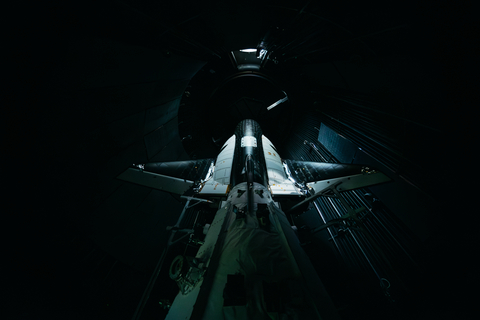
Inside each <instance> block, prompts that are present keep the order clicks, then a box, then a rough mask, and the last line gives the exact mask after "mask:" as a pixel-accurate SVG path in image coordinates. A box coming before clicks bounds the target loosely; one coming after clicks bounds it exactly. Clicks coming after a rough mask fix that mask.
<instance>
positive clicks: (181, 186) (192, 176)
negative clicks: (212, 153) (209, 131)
mask: <svg viewBox="0 0 480 320" xmlns="http://www.w3.org/2000/svg"><path fill="white" fill-rule="evenodd" d="M213 163H214V159H202V160H189V161H172V162H151V163H147V164H139V165H133V166H132V167H131V168H128V169H127V170H125V171H124V172H123V173H121V174H120V175H119V176H118V177H117V178H118V179H120V180H124V181H128V182H132V183H136V184H139V185H142V186H146V187H150V188H154V189H158V190H162V191H167V192H172V193H176V194H183V193H184V192H185V191H187V190H188V189H189V188H190V187H191V186H192V185H193V184H195V182H197V181H200V180H202V179H205V178H206V177H207V175H209V174H210V173H211V171H212V169H213Z"/></svg>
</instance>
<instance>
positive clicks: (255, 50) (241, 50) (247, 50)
mask: <svg viewBox="0 0 480 320" xmlns="http://www.w3.org/2000/svg"><path fill="white" fill-rule="evenodd" d="M240 52H257V49H240Z"/></svg>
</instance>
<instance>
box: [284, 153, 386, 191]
mask: <svg viewBox="0 0 480 320" xmlns="http://www.w3.org/2000/svg"><path fill="white" fill-rule="evenodd" d="M284 161H285V163H286V165H287V166H288V168H289V170H290V176H291V177H292V178H293V179H294V180H295V181H297V182H298V183H306V185H307V186H308V187H311V188H313V189H314V190H315V192H318V191H321V190H324V189H325V188H328V187H329V186H331V185H333V184H335V185H336V186H337V187H336V189H337V190H338V191H347V190H353V189H358V188H363V187H368V186H371V185H375V184H379V183H383V182H387V181H390V180H391V179H390V178H389V177H388V176H386V175H385V174H384V173H382V172H380V171H378V170H376V169H374V168H372V167H370V166H365V165H358V164H343V163H325V162H313V161H295V160H284Z"/></svg>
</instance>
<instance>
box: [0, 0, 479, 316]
mask: <svg viewBox="0 0 480 320" xmlns="http://www.w3.org/2000/svg"><path fill="white" fill-rule="evenodd" d="M13 13H14V14H12V15H10V18H9V19H7V25H8V28H7V32H6V33H7V35H8V37H7V43H8V46H7V51H9V52H11V53H12V56H11V58H10V59H9V60H6V61H5V65H6V67H5V70H7V69H8V71H9V72H7V74H6V77H5V79H6V80H7V82H8V85H7V88H6V89H7V90H6V93H5V94H4V98H5V99H6V101H7V104H6V105H4V110H5V111H6V115H5V116H4V119H5V124H4V126H5V128H6V130H5V136H4V137H5V138H4V141H5V142H6V149H4V154H5V155H6V159H5V160H6V161H5V165H4V170H5V171H6V172H7V183H6V186H7V193H6V197H5V201H4V203H5V206H6V205H7V204H9V206H8V209H6V210H3V212H4V216H5V220H4V224H3V225H4V229H5V232H4V234H5V235H6V236H7V239H6V241H5V242H4V247H6V249H7V250H6V252H7V265H8V268H7V271H6V272H5V273H4V278H5V279H6V283H7V284H8V285H7V286H4V287H3V288H4V289H3V292H4V293H5V294H6V296H7V297H6V300H4V302H6V305H7V308H6V309H4V311H3V312H2V313H3V314H5V319H7V318H8V319H57V318H58V319H60V318H62V319H131V318H132V317H133V315H134V313H135V310H136V308H137V305H138V303H139V301H140V299H141V297H142V294H143V292H144V290H145V287H146V286H147V284H148V281H149V279H150V276H151V274H152V272H153V270H154V269H155V266H156V264H157V262H158V260H159V258H160V256H161V254H162V251H163V249H164V247H165V241H166V239H167V235H168V234H167V231H166V227H167V226H171V225H173V224H175V222H176V220H177V217H178V215H179V213H180V212H181V210H182V208H183V203H182V202H181V199H180V197H178V196H174V195H170V194H168V193H162V192H160V191H156V190H152V189H149V188H146V187H142V186H138V185H133V184H128V183H126V182H123V181H120V180H118V179H116V177H117V176H118V175H119V174H120V173H122V172H123V171H124V170H126V169H127V168H128V167H129V166H130V165H131V164H132V163H146V162H155V161H177V160H189V159H203V158H214V157H216V155H217V154H218V152H219V150H220V148H221V146H222V145H223V143H224V142H225V141H226V139H228V138H229V137H230V136H231V135H232V134H233V131H234V129H235V126H236V125H237V124H238V122H239V121H240V120H242V119H246V118H250V119H255V120H256V121H257V122H258V123H259V124H260V126H261V127H262V130H263V133H264V134H265V135H266V136H267V137H268V138H269V139H270V140H271V141H272V143H273V144H274V145H275V147H276V148H277V149H278V153H279V154H280V155H281V156H282V157H283V158H285V159H292V160H293V159H295V160H306V161H325V162H341V163H365V164H369V165H373V166H376V167H377V168H379V169H381V170H382V171H385V173H386V174H387V175H389V176H390V177H391V178H392V179H393V181H394V182H392V183H390V184H384V185H380V186H376V187H372V188H369V189H368V190H367V189H365V190H360V191H358V193H352V194H349V196H348V197H349V198H348V199H347V200H348V201H349V202H350V203H351V204H352V205H358V206H360V205H361V204H364V205H365V206H367V207H368V209H372V210H371V211H370V212H373V215H366V216H365V221H366V222H365V223H367V224H369V223H370V225H369V228H371V230H372V232H373V233H374V234H375V237H376V238H375V240H376V242H377V243H379V244H380V247H381V248H382V250H384V251H385V252H387V255H388V259H389V264H388V263H384V262H383V263H382V262H379V263H378V265H375V261H383V260H382V258H381V257H380V255H381V254H379V253H378V250H377V249H376V247H375V246H374V245H369V244H368V243H369V242H368V241H367V240H365V239H363V240H362V239H360V238H358V239H357V240H358V241H360V242H361V241H364V242H361V244H362V245H363V247H362V248H364V249H365V251H366V252H367V257H369V258H370V259H371V261H370V262H372V263H373V264H374V265H375V268H376V270H377V271H378V272H380V273H381V272H383V271H385V270H389V271H385V273H386V274H390V275H391V274H394V276H392V277H391V278H390V280H391V285H392V286H391V289H389V290H387V291H385V288H386V287H387V286H388V284H387V282H382V281H383V280H380V281H379V279H378V277H376V276H375V272H374V271H373V270H372V268H371V264H370V262H369V260H368V259H366V258H365V256H364V255H363V254H362V252H361V251H359V250H357V249H358V247H356V246H357V244H356V242H355V241H357V240H355V239H354V238H352V237H350V236H349V234H348V232H347V231H345V230H340V229H335V231H334V233H333V234H332V233H331V234H329V233H327V232H326V230H323V231H318V232H312V230H314V229H315V228H319V227H321V226H322V225H323V224H324V221H322V220H321V217H320V216H319V214H318V212H317V211H316V210H317V209H318V210H319V211H320V212H324V213H325V217H323V218H326V220H329V219H331V218H333V217H334V216H331V215H330V214H333V212H334V208H335V204H334V203H332V202H329V201H328V199H327V200H321V201H320V200H319V201H318V202H316V203H315V205H314V206H313V207H311V208H310V210H308V211H307V212H306V213H304V214H302V215H300V216H297V217H292V219H293V220H292V221H294V222H295V224H296V225H297V227H298V228H299V236H300V240H301V242H302V243H303V244H304V250H305V251H306V252H307V254H308V255H309V257H310V259H311V261H312V263H313V264H314V266H315V268H316V270H317V272H318V274H319V276H320V278H321V280H322V281H323V282H324V284H325V286H326V288H327V290H328V292H329V294H330V295H331V296H332V299H333V300H334V303H335V305H336V307H337V309H338V311H339V313H340V315H341V316H342V318H343V319H346V320H348V319H363V318H369V319H424V318H437V319H444V318H445V319H447V318H448V319H471V318H469V312H468V310H469V309H470V306H471V304H472V303H473V297H472V296H469V294H468V290H467V289H468V283H470V281H471V279H473V278H475V276H474V273H473V257H472V256H473V254H472V253H473V252H474V250H476V248H477V246H476V245H477V244H478V235H477V234H478V233H477V232H474V231H473V230H471V229H473V224H472V223H470V219H471V218H472V216H473V214H474V211H473V210H472V209H467V204H468V206H470V205H471V199H474V198H471V197H469V191H470V190H472V189H471V188H470V187H469V186H470V184H471V181H470V182H467V180H471V179H469V175H471V172H470V171H471V169H470V168H474V166H471V165H470V164H469V160H470V159H471V158H472V157H471V155H470V154H469V152H471V150H474V149H475V148H474V145H473V138H472V137H473V130H472V129H473V128H474V127H473V119H474V117H473V116H472V115H471V114H469V111H470V110H472V109H471V108H470V107H471V96H472V92H473V91H474V90H472V84H471V82H472V81H471V79H472V78H473V73H474V70H473V66H474V65H475V61H474V55H473V49H472V48H473V46H474V43H476V41H477V39H478V31H477V28H474V27H473V21H474V19H473V14H472V8H470V6H469V5H468V2H464V3H456V4H453V3H451V4H448V5H447V3H438V2H429V3H427V2H415V4H412V5H410V4H406V3H401V4H398V5H394V4H392V5H391V4H389V3H384V4H382V5H373V4H372V5H365V4H361V3H356V4H353V5H344V6H341V7H337V5H335V4H333V3H317V2H313V1H311V2H307V1H303V2H298V1H280V2H278V1H271V2H269V1H255V2H253V1H246V2H241V3H235V4H228V5H227V4H226V3H223V2H220V1H196V2H191V1H174V2H173V1H172V2H165V1H156V2H152V1H110V2H108V3H107V2H88V1H87V2H78V1H73V2H68V3H63V2H55V1H54V2H49V3H48V4H43V3H42V4H31V5H30V4H28V5H27V4H24V5H23V6H17V8H16V9H15V10H14V11H13ZM249 48H256V49H258V52H254V53H251V54H250V55H248V54H242V53H240V52H239V50H241V49H249ZM262 49H263V50H265V52H267V53H266V56H262V58H257V56H256V55H257V54H260V51H261V50H262ZM475 58H476V57H475ZM12 62H13V63H12ZM12 66H13V68H12ZM7 67H8V68H7ZM285 96H288V100H286V101H285V102H283V103H279V104H278V105H277V106H275V107H274V108H272V109H271V110H267V107H269V106H271V105H272V104H273V103H275V102H277V101H279V100H280V99H283V98H285ZM367 192H370V193H372V194H373V198H374V199H375V200H373V198H369V196H365V193H367ZM12 204H13V205H12ZM315 206H316V208H315ZM202 210H204V212H203V213H202V215H201V217H202V218H201V219H203V220H204V222H205V221H209V220H211V219H212V218H213V217H212V213H211V212H210V211H211V210H210V209H209V208H203V209H202ZM12 218H13V219H12ZM369 219H371V220H369ZM203 220H202V221H203ZM12 227H13V228H12ZM302 227H303V228H302ZM391 236H393V238H394V239H395V240H392V239H393V238H391ZM333 238H335V239H336V240H335V241H337V240H338V244H336V245H335V244H334V241H333V240H332V239H333ZM339 246H341V251H342V252H343V253H342V254H340V253H339V251H338V247H339ZM355 248H357V249H355ZM184 250H186V252H187V253H190V251H191V254H192V255H193V254H194V250H195V248H193V247H181V248H178V249H177V251H175V250H174V251H172V252H170V253H169V256H168V257H167V259H166V261H167V262H166V266H164V268H162V272H161V273H160V275H159V278H158V279H159V280H158V281H157V283H156V284H155V287H154V288H153V290H152V293H151V295H150V298H149V299H148V302H147V304H146V306H145V308H144V311H143V313H142V317H141V319H153V318H155V319H163V317H164V315H165V314H166V310H165V309H164V308H163V306H164V304H165V301H166V300H170V301H172V299H173V298H174V296H175V294H176V292H177V291H178V288H177V287H176V284H175V283H174V282H173V281H172V280H170V279H169V277H168V266H169V263H170V261H172V259H173V258H174V257H175V256H176V255H177V254H181V253H183V251H184ZM355 250H357V251H355ZM179 252H180V253H179ZM394 277H396V278H395V279H394V280H392V279H393V278H394ZM380 278H382V277H380ZM390 280H389V281H390ZM271 291H272V292H274V291H275V290H274V289H272V290H271ZM386 292H388V294H386ZM272 294H273V293H272ZM271 303H273V304H274V303H275V301H272V302H271Z"/></svg>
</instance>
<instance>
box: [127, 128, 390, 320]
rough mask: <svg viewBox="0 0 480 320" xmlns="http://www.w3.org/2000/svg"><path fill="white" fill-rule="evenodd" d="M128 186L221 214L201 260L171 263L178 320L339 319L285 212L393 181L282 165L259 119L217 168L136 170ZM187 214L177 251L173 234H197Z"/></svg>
mask: <svg viewBox="0 0 480 320" xmlns="http://www.w3.org/2000/svg"><path fill="white" fill-rule="evenodd" d="M118 178H119V179H121V180H125V181H129V182H132V183H136V184H140V185H143V186H147V187H151V188H155V189H158V190H162V191H166V192H170V193H175V194H179V195H181V196H182V197H183V198H185V199H186V200H187V205H186V206H185V208H188V207H191V206H193V205H196V204H199V203H208V204H209V205H211V206H215V208H216V214H215V216H214V218H213V221H212V222H211V223H210V224H207V225H205V226H203V232H204V234H205V238H204V240H203V241H202V242H201V243H200V244H199V245H200V246H199V248H198V251H197V253H196V255H195V256H194V257H185V256H182V255H179V256H177V257H176V258H174V259H173V261H172V262H171V264H170V267H169V268H170V269H169V274H170V277H171V278H172V279H173V280H175V281H176V282H177V284H178V287H179V292H178V294H177V296H176V298H175V299H174V301H173V302H172V303H171V306H170V308H169V312H168V314H167V317H166V319H169V320H170V319H339V317H338V315H337V312H336V310H335V308H334V306H333V303H332V301H331V299H330V297H329V295H328V293H327V291H326V290H325V288H324V286H323V284H322V282H321V281H320V278H319V277H318V275H317V273H316V271H315V269H314V268H313V266H312V265H311V263H310V261H309V259H308V257H307V255H306V254H305V252H304V251H303V249H302V247H301V245H300V242H299V240H298V237H297V235H296V231H295V229H294V228H292V225H291V223H290V222H289V220H288V218H287V215H286V214H285V213H284V212H285V211H287V210H288V212H293V213H295V212H299V211H300V212H301V211H302V210H304V209H305V208H306V207H307V206H308V203H309V202H311V201H312V200H314V199H315V198H317V197H319V196H333V197H335V196H337V197H340V194H341V193H342V192H344V191H348V190H353V189H357V188H362V187H367V186H371V185H375V184H379V183H384V182H387V181H390V179H389V178H388V177H387V176H386V175H385V174H383V173H382V172H380V171H378V170H376V169H374V168H372V167H370V166H368V165H357V164H355V165H354V164H339V163H322V162H311V161H301V160H287V159H282V158H281V157H280V155H279V154H278V151H277V149H276V148H275V146H274V145H273V144H272V142H271V141H270V140H269V139H268V138H267V137H266V136H264V135H263V134H262V130H261V128H260V125H259V124H258V123H257V122H256V121H254V120H250V119H247V120H243V121H241V122H240V123H239V124H238V125H237V127H236V128H235V131H234V134H233V135H232V136H231V137H230V138H229V139H228V140H227V141H226V142H225V144H224V145H223V147H222V148H221V150H220V152H219V154H218V156H217V158H216V159H201V160H190V161H173V162H154V163H146V164H135V165H133V166H132V167H131V168H128V169H127V170H126V171H125V172H123V173H122V174H121V175H120V176H119V177H118ZM292 204H293V205H292ZM184 213H185V209H184V211H183V212H182V213H181V215H180V218H179V222H178V223H177V224H176V225H175V226H173V227H171V228H170V229H171V230H172V235H171V236H170V240H169V243H168V245H171V244H173V243H174V242H175V241H177V240H174V239H173V234H175V233H178V232H183V233H184V236H187V235H188V234H190V233H193V232H194V231H193V230H180V221H181V219H182V216H183V214H184ZM325 263H328V261H326V262H325Z"/></svg>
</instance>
